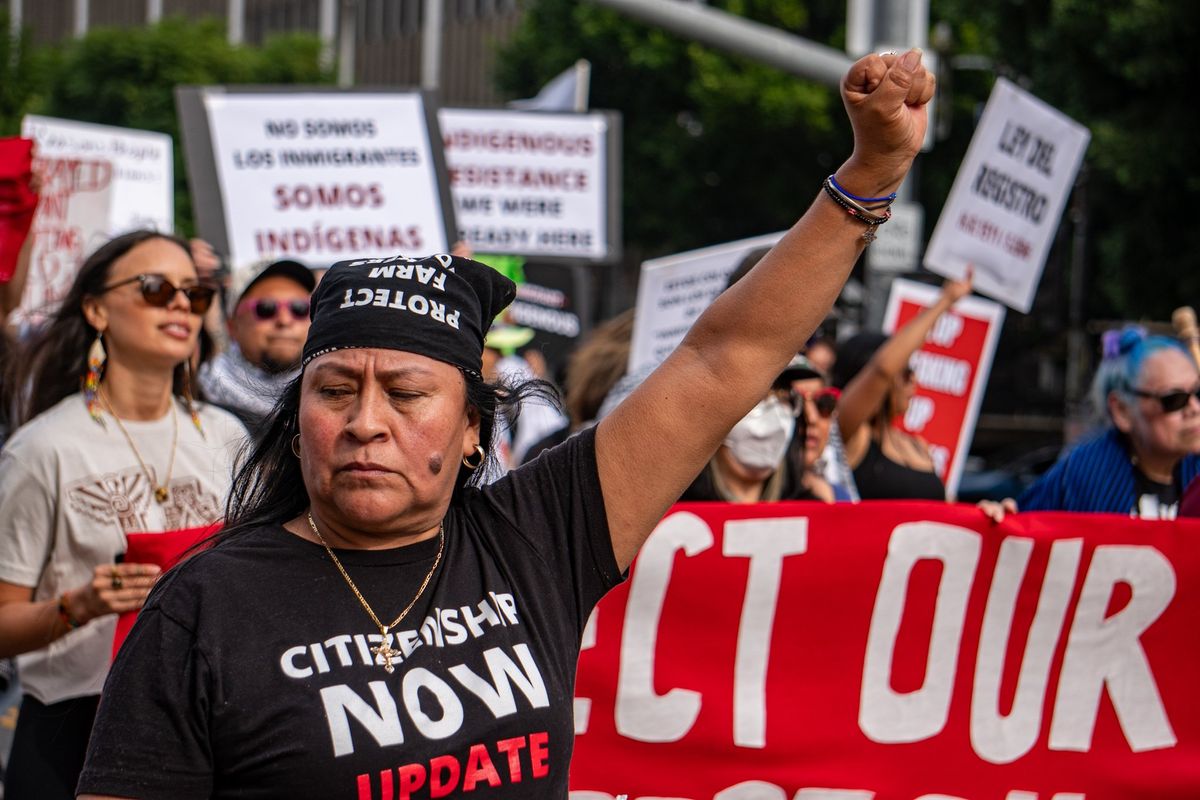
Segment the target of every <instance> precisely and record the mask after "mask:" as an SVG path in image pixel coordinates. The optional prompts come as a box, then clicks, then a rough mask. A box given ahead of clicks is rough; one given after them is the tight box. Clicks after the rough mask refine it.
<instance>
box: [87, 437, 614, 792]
mask: <svg viewBox="0 0 1200 800" xmlns="http://www.w3.org/2000/svg"><path fill="white" fill-rule="evenodd" d="M594 444H595V436H594V433H592V432H585V433H584V434H581V435H579V436H576V437H573V438H572V439H571V440H570V441H568V442H567V443H565V444H564V445H563V446H561V447H558V448H556V449H554V450H552V451H549V452H547V453H545V454H544V455H543V456H542V457H541V458H539V459H537V460H536V461H534V462H532V463H531V464H529V465H527V466H526V467H523V468H521V469H518V470H515V471H514V472H511V473H509V475H508V476H506V477H505V478H504V479H502V480H500V481H498V482H497V483H495V484H493V485H491V486H489V487H487V488H486V489H484V490H482V491H475V490H472V491H470V492H468V493H467V495H466V496H465V498H464V499H463V501H462V502H461V503H457V504H455V505H454V506H452V507H451V509H450V512H449V514H448V515H447V517H446V521H445V536H446V541H445V555H444V557H443V562H442V564H441V565H440V566H439V567H438V570H437V572H436V573H435V574H434V576H433V579H432V581H431V582H430V583H429V586H428V588H427V589H426V590H425V592H424V593H423V595H422V596H421V598H420V599H419V600H418V601H417V603H416V605H415V606H414V607H413V609H412V611H411V612H410V613H409V615H408V617H407V618H406V619H405V620H404V621H403V622H401V623H400V624H399V625H398V626H397V630H396V637H395V638H394V639H393V646H395V647H397V648H399V649H400V650H402V651H403V652H404V655H403V657H402V660H401V661H400V663H398V664H397V665H396V669H395V672H393V673H391V674H390V675H389V674H388V673H387V672H385V670H384V668H383V666H382V665H381V664H380V663H376V659H375V657H374V656H373V655H372V654H371V653H370V650H369V648H370V647H372V646H374V645H375V644H377V643H378V640H379V631H378V628H376V627H375V626H374V624H373V623H372V622H371V620H370V617H368V616H367V613H366V612H365V611H364V610H363V608H362V606H361V605H360V604H359V602H358V600H357V599H356V598H355V596H354V594H353V593H352V592H351V590H350V588H349V586H348V585H347V584H346V582H345V581H344V580H343V578H342V576H341V575H340V574H339V573H338V571H337V569H336V568H335V567H334V565H333V564H332V562H331V561H330V560H329V556H328V554H327V553H326V552H325V550H324V548H322V547H320V546H319V545H315V544H312V543H310V542H307V541H304V540H303V539H300V538H299V537H296V536H294V535H292V534H291V533H289V532H287V531H286V530H284V529H283V528H282V527H277V526H272V527H267V528H263V529H259V530H256V531H253V532H251V533H248V534H245V535H244V536H242V537H239V538H235V539H232V540H229V541H228V542H226V543H225V544H222V545H220V546H218V547H216V548H214V549H212V550H209V551H206V552H204V553H201V554H199V555H197V556H194V557H193V558H192V559H190V560H189V561H188V562H186V563H185V564H183V565H182V566H180V567H179V568H177V569H176V570H175V571H174V572H172V573H170V574H169V576H168V578H167V579H166V580H164V581H163V582H162V585H161V586H160V588H159V589H156V591H155V592H154V594H153V595H152V597H151V599H150V602H148V603H147V605H146V608H145V609H144V610H143V612H142V614H141V615H140V618H139V619H138V622H137V624H136V625H135V627H134V629H133V632H132V633H131V635H130V637H129V639H128V640H126V642H125V644H124V646H123V648H122V650H121V653H120V655H119V657H118V658H117V660H116V663H115V664H114V665H113V669H112V672H111V675H110V677H109V679H108V683H107V684H106V685H105V688H104V693H103V695H102V699H101V706H100V711H99V714H98V716H97V720H96V726H95V728H94V730H93V735H92V742H91V747H90V750H89V753H88V760H87V765H86V767H85V769H84V773H83V776H82V778H81V779H80V783H79V789H80V791H81V792H90V793H95V794H108V795H116V796H122V797H134V798H144V799H145V800H149V799H150V798H172V799H173V800H174V799H176V798H199V797H205V798H206V797H218V798H232V797H237V798H279V797H297V798H300V797H314V798H353V800H366V799H367V798H371V799H372V800H379V798H392V797H396V798H400V797H411V798H414V800H416V799H417V798H427V797H430V796H435V797H436V796H445V795H446V794H455V795H456V794H458V793H460V792H471V793H472V795H473V796H475V797H478V798H480V800H484V799H485V798H531V797H545V798H551V797H553V798H565V797H566V796H567V768H568V765H569V762H570V756H571V748H572V743H573V736H574V729H573V721H572V707H573V695H574V681H575V665H576V660H577V658H578V654H579V642H580V637H581V635H582V631H583V627H584V624H585V623H586V621H587V617H588V615H589V614H590V612H591V610H592V607H593V606H594V605H595V604H596V602H597V601H599V599H600V598H601V597H602V596H603V595H604V593H605V592H606V591H608V589H610V588H611V587H612V586H614V585H615V584H616V583H617V582H619V581H620V579H621V576H620V574H619V571H618V568H617V565H616V562H615V559H614V557H613V552H612V544H611V540H610V539H609V534H608V525H607V519H606V517H605V512H604V504H603V498H602V496H601V493H600V484H599V478H598V476H597V473H596V461H595V446H594ZM437 547H438V541H437V539H436V538H434V539H431V540H428V541H424V542H420V543H418V544H414V545H411V546H408V547H402V548H397V549H394V550H387V551H361V550H357V551H355V550H339V551H337V554H338V558H340V559H341V560H342V562H343V564H344V565H345V567H346V569H347V571H348V572H349V573H350V576H351V577H352V578H353V579H354V581H355V583H356V584H357V585H358V587H359V589H360V590H361V591H362V593H363V595H364V596H365V597H366V598H367V601H368V602H369V603H370V604H371V606H372V608H373V609H375V612H376V613H377V614H378V615H379V617H380V618H381V619H383V620H384V621H390V620H391V619H393V618H394V617H395V615H396V614H398V613H399V612H400V610H401V609H403V608H404V606H405V605H406V604H407V603H408V602H409V601H410V600H411V599H412V596H413V594H414V593H415V591H416V588H417V587H418V586H419V585H420V583H421V581H422V579H423V578H424V577H425V575H426V573H427V572H428V571H429V569H430V567H431V566H432V564H433V560H434V558H435V555H436V553H437ZM431 793H432V794H431Z"/></svg>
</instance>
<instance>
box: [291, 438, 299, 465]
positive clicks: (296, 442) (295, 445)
mask: <svg viewBox="0 0 1200 800" xmlns="http://www.w3.org/2000/svg"><path fill="white" fill-rule="evenodd" d="M292 455H294V456H295V457H296V460H299V459H300V434H298V433H297V434H296V435H295V436H293V437H292Z"/></svg>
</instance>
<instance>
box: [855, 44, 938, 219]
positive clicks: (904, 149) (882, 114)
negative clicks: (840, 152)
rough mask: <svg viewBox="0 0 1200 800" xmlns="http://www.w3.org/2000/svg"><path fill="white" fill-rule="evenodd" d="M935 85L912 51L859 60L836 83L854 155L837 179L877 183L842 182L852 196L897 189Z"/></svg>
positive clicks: (917, 147)
mask: <svg viewBox="0 0 1200 800" xmlns="http://www.w3.org/2000/svg"><path fill="white" fill-rule="evenodd" d="M935 83H936V82H935V80H934V77H933V75H932V74H931V73H930V72H929V71H928V70H927V69H925V67H924V66H923V65H922V64H921V51H920V50H919V49H916V48H914V49H912V50H909V51H908V52H907V53H904V54H903V55H895V54H892V53H889V54H887V55H875V54H871V55H868V56H864V57H863V58H861V59H859V60H858V61H857V62H856V63H855V64H854V66H852V67H851V68H850V71H849V72H848V73H847V74H846V78H845V80H843V82H842V102H843V103H844V104H845V106H846V113H847V114H848V115H849V116H850V125H851V127H852V128H853V129H854V153H853V155H851V157H850V160H849V161H848V162H847V164H846V166H845V167H843V168H842V170H840V171H839V175H840V176H844V177H845V178H846V179H847V180H852V178H851V176H850V174H849V173H850V172H853V173H854V176H855V177H859V176H860V173H861V177H862V178H864V179H866V178H867V176H871V178H870V179H871V180H874V181H881V182H879V183H878V184H877V185H870V184H868V185H859V184H857V183H854V182H851V183H846V181H843V183H846V185H847V186H850V187H851V190H852V191H853V190H857V191H859V192H860V193H862V192H867V193H869V194H871V195H875V194H886V193H888V192H891V191H892V190H893V189H895V188H896V187H897V186H898V185H899V184H900V181H901V180H902V179H903V178H904V175H905V173H907V172H908V167H909V164H910V163H911V162H912V159H913V157H914V156H915V155H916V154H917V152H918V151H919V150H920V149H921V142H922V141H923V140H924V138H925V128H926V125H927V124H928V117H927V115H926V110H925V105H926V103H928V102H929V100H930V99H931V98H932V97H933V90H934V86H935ZM860 167H861V169H860ZM839 179H840V178H839Z"/></svg>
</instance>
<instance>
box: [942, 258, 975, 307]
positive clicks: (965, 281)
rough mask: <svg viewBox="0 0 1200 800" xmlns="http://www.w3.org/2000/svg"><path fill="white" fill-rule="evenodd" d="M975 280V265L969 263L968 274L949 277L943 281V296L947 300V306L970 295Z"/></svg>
mask: <svg viewBox="0 0 1200 800" xmlns="http://www.w3.org/2000/svg"><path fill="white" fill-rule="evenodd" d="M974 282H975V267H974V265H972V264H967V274H966V275H964V276H963V277H962V278H961V279H956V278H947V279H946V280H945V281H944V282H943V283H942V297H943V298H944V299H945V300H946V308H950V307H951V306H953V305H954V304H955V303H957V302H958V301H959V300H961V299H963V298H964V297H966V296H967V295H969V294H970V293H971V287H972V285H973V284H974Z"/></svg>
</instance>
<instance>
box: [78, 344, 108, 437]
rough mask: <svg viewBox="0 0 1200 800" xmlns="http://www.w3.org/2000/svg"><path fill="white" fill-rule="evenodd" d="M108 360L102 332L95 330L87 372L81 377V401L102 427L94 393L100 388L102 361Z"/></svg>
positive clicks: (97, 402)
mask: <svg viewBox="0 0 1200 800" xmlns="http://www.w3.org/2000/svg"><path fill="white" fill-rule="evenodd" d="M107 360H108V352H107V351H105V349H104V332H103V331H96V338H95V340H94V341H93V342H92V346H91V347H89V348H88V355H87V374H86V375H84V378H83V402H84V403H85V404H86V405H87V410H88V414H90V415H91V417H92V419H94V420H95V421H96V422H98V423H99V424H100V425H101V426H102V427H103V425H104V417H103V416H101V415H100V401H99V400H98V399H97V396H96V393H97V391H98V390H99V388H100V379H101V378H102V377H103V376H104V362H105V361H107Z"/></svg>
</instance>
